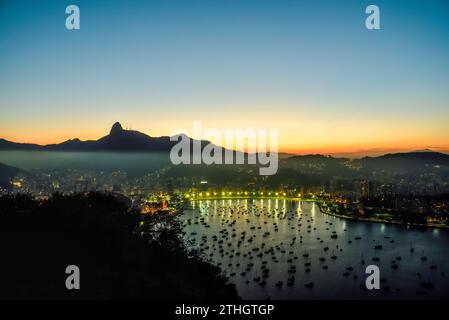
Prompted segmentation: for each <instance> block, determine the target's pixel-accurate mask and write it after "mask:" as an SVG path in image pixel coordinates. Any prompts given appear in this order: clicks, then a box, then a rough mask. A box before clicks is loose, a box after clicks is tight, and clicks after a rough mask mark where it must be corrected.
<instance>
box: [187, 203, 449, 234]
mask: <svg viewBox="0 0 449 320" xmlns="http://www.w3.org/2000/svg"><path fill="white" fill-rule="evenodd" d="M238 199H274V200H284V201H304V202H315V203H316V204H317V205H318V207H319V208H320V211H321V212H322V213H323V214H327V215H329V216H333V217H337V218H340V219H347V220H353V221H361V222H372V223H387V224H396V225H402V226H404V227H417V228H438V229H449V226H447V225H441V224H422V223H404V222H400V221H391V220H383V219H369V218H361V217H353V216H348V215H344V214H339V213H335V212H332V211H331V210H326V209H324V208H323V206H322V204H321V201H322V200H320V199H309V198H299V197H276V196H273V197H267V196H239V197H232V196H228V197H226V196H224V197H207V198H204V199H189V200H188V201H210V200H238Z"/></svg>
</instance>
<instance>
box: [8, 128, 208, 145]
mask: <svg viewBox="0 0 449 320" xmlns="http://www.w3.org/2000/svg"><path fill="white" fill-rule="evenodd" d="M188 139H189V141H190V143H192V142H193V141H194V140H193V139H191V138H188ZM176 143H177V141H171V140H170V137H168V136H162V137H150V136H148V135H146V134H144V133H141V132H139V131H134V130H125V129H123V128H122V126H121V124H120V123H119V122H116V123H115V124H114V125H113V126H112V128H111V131H110V133H109V134H108V135H106V136H104V137H102V138H100V139H98V140H87V141H81V140H79V139H77V138H76V139H70V140H67V141H64V142H62V143H58V144H48V145H44V146H42V145H36V144H24V143H15V142H11V141H7V140H5V139H0V150H43V151H44V150H47V151H170V149H171V148H172V147H173V146H174V145H175V144H176ZM208 143H209V141H201V145H202V146H204V145H206V144H208Z"/></svg>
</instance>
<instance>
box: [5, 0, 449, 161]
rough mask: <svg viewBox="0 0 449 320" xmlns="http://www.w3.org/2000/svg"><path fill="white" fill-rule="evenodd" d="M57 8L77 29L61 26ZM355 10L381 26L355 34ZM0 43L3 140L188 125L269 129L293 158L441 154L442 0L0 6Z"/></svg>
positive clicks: (447, 8) (444, 95)
mask: <svg viewBox="0 0 449 320" xmlns="http://www.w3.org/2000/svg"><path fill="white" fill-rule="evenodd" d="M69 4H76V5H78V6H79V8H80V11H81V29H80V30H76V31H68V30H66V29H65V17H66V15H65V7H66V6H67V5H69ZM369 4H375V5H377V6H379V8H380V11H381V30H378V31H377V30H376V31H369V30H367V29H366V28H365V22H364V21H365V19H366V16H367V15H366V14H365V8H366V6H367V5H369ZM0 48H1V49H0V137H4V138H8V139H11V140H16V141H32V142H39V143H49V142H58V141H60V140H65V139H68V138H73V137H75V136H78V137H80V138H84V139H87V138H92V139H93V138H98V136H99V135H101V134H104V133H106V132H107V130H108V129H109V127H110V125H111V124H112V123H113V122H114V121H116V120H120V121H121V122H122V123H123V124H124V125H128V126H131V127H132V128H133V129H136V130H140V131H143V132H146V133H148V134H150V135H155V136H158V135H168V134H170V133H171V131H172V130H173V129H176V128H179V127H184V128H185V127H187V129H188V128H189V126H190V125H191V121H192V120H202V121H203V123H204V125H205V126H207V127H217V128H224V127H239V128H246V127H264V128H271V127H274V128H279V129H280V130H281V132H280V134H281V141H280V145H281V147H282V148H284V149H285V150H294V151H298V152H301V150H310V151H313V150H315V149H316V150H318V151H319V150H323V152H324V151H329V152H331V151H332V152H334V151H338V150H341V151H351V150H360V149H369V148H385V149H388V148H393V149H394V148H397V149H401V148H421V147H426V146H431V145H432V146H433V145H435V147H438V148H446V147H448V145H449V142H448V141H447V140H449V139H447V137H448V136H449V129H448V125H447V123H449V90H448V88H449V59H448V57H449V2H448V1H444V0H441V1H439V0H427V1H426V0H422V1H417V0H415V1H413V0H408V1H399V0H390V1H354V0H347V1H336V0H335V1H300V0H296V1H286V0H277V1H274V0H272V1H268V0H230V1H224V0H216V1H191V0H188V1H155V0H149V1H113V0H110V1H99V0H96V1H69V2H68V1H57V0H53V1H20V0H17V1H2V2H1V4H0ZM445 141H446V143H445ZM334 149H335V150H334ZM448 149H449V148H448Z"/></svg>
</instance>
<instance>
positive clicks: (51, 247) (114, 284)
mask: <svg viewBox="0 0 449 320" xmlns="http://www.w3.org/2000/svg"><path fill="white" fill-rule="evenodd" d="M181 232H182V227H181V224H180V222H179V221H178V220H177V218H176V215H174V214H169V213H166V214H164V213H161V214H157V215H152V216H144V217H142V216H141V215H139V214H138V213H137V212H129V211H128V208H127V206H126V205H125V204H124V202H121V201H119V200H118V199H116V198H115V197H114V196H113V195H110V194H100V193H90V194H88V195H80V194H79V195H71V196H63V195H59V194H56V195H54V196H53V197H52V198H51V199H49V200H47V201H35V200H33V199H32V198H31V197H29V196H25V195H16V196H4V197H0V251H1V252H2V263H1V264H0V273H1V274H2V285H1V286H0V299H6V298H7V299H156V300H171V299H185V300H192V299H218V300H228V299H231V300H235V299H238V295H237V293H236V290H235V286H234V285H231V284H229V283H228V282H227V279H225V278H224V277H223V276H222V274H221V271H220V269H219V268H218V267H216V266H213V265H211V264H209V263H207V262H204V261H203V260H202V258H201V257H200V256H199V255H198V254H197V253H195V252H194V253H189V252H188V251H187V249H186V248H185V246H184V243H183V242H182V240H181ZM68 265H76V266H78V267H79V268H80V284H81V289H80V290H67V289H66V287H65V280H66V277H67V275H66V274H65V270H66V267H67V266H68ZM30 268H31V269H30Z"/></svg>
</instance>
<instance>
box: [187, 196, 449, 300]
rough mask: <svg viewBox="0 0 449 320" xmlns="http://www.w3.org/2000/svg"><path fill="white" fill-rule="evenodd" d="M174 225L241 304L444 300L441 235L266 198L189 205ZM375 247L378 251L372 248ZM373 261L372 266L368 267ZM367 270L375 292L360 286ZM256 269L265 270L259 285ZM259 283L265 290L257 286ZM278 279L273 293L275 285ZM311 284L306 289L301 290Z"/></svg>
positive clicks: (448, 285)
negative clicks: (372, 273) (376, 279)
mask: <svg viewBox="0 0 449 320" xmlns="http://www.w3.org/2000/svg"><path fill="white" fill-rule="evenodd" d="M182 219H183V221H184V225H185V227H184V231H185V232H186V235H185V238H186V241H190V245H191V246H193V247H195V248H198V249H201V250H203V253H204V256H205V257H207V258H208V259H209V260H210V261H211V262H213V263H214V264H217V265H220V267H221V268H222V270H223V271H224V272H225V273H226V274H227V276H229V278H230V279H231V282H233V283H235V284H236V286H237V291H238V292H239V294H240V296H242V298H244V299H265V298H271V299H354V298H356V299H385V298H387V299H404V298H408V299H410V298H411V299H438V298H448V297H449V232H448V230H445V229H407V228H406V227H403V226H398V225H387V224H379V223H367V222H357V221H349V220H344V219H340V218H336V217H332V216H329V215H325V214H323V213H321V211H320V209H319V207H318V205H316V204H314V203H311V202H293V201H287V200H266V199H265V200H260V199H250V200H211V201H202V202H196V203H192V207H191V208H190V209H189V210H185V212H184V215H183V218H182ZM331 235H336V237H335V236H334V237H333V238H331ZM214 237H216V238H214ZM239 242H240V244H239ZM376 245H381V246H382V249H378V250H375V249H374V247H375V246H376ZM326 247H327V248H329V249H328V250H327V251H325V248H326ZM411 247H413V249H414V252H411V250H410V249H411ZM303 255H308V257H305V256H303ZM333 255H335V256H336V257H337V258H336V259H335V260H333V259H331V257H332V256H333ZM423 256H425V257H426V258H427V260H422V257H423ZM373 257H378V258H379V259H380V260H379V261H378V262H374V261H372V258H373ZM398 257H401V258H400V259H399V258H398ZM320 258H324V261H320ZM362 259H363V260H365V264H361V260H362ZM393 260H394V261H393ZM306 264H310V265H306ZM369 264H376V265H378V266H379V268H380V274H381V279H382V282H381V290H371V291H367V290H365V289H363V288H361V286H360V285H361V284H362V283H364V282H365V279H366V276H367V275H366V274H365V267H366V265H369ZM393 264H397V269H393V267H392V265H393ZM263 266H265V267H263ZM293 266H294V267H293ZM326 266H327V269H325V267H326ZM431 266H434V268H435V266H436V269H432V268H431ZM293 268H296V272H295V273H293V272H292V271H291V270H292V269H293ZM347 268H352V270H350V269H349V270H348V269H347ZM264 269H269V271H268V272H267V271H265V275H266V277H265V279H264V278H263V275H264V271H263V270H264ZM307 269H309V270H307ZM289 270H290V273H289ZM345 272H347V274H346V275H345ZM292 276H293V277H294V280H293V279H291V280H290V281H291V285H287V282H288V279H289V278H291V277H292ZM263 281H265V285H263V284H262V285H261V284H260V283H261V282H263ZM278 281H282V286H281V287H279V286H276V283H277V282H278ZM311 282H313V287H312V288H308V287H305V284H308V283H311ZM422 282H432V283H433V284H434V288H431V289H426V288H423V287H422V286H421V283H422Z"/></svg>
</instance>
